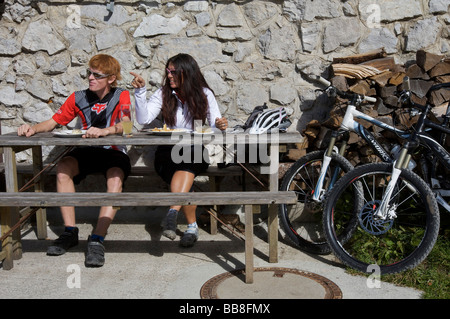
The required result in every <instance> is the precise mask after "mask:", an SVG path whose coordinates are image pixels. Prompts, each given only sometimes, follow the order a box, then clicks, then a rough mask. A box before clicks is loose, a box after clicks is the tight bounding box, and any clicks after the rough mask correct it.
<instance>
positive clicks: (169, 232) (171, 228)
mask: <svg viewBox="0 0 450 319" xmlns="http://www.w3.org/2000/svg"><path fill="white" fill-rule="evenodd" d="M177 217H178V211H176V210H175V209H169V212H168V213H167V215H166V218H164V220H163V221H162V223H161V226H162V228H163V232H162V235H163V236H164V237H167V238H169V239H170V240H174V239H175V238H177V234H176V231H177Z"/></svg>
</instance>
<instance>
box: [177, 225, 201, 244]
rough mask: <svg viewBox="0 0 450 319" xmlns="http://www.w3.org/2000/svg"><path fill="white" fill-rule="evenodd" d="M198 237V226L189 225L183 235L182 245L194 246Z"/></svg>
mask: <svg viewBox="0 0 450 319" xmlns="http://www.w3.org/2000/svg"><path fill="white" fill-rule="evenodd" d="M197 239H198V228H197V227H189V228H188V229H187V230H186V231H185V232H184V234H183V237H181V240H180V245H181V246H182V247H192V246H194V244H195V242H196V241H197Z"/></svg>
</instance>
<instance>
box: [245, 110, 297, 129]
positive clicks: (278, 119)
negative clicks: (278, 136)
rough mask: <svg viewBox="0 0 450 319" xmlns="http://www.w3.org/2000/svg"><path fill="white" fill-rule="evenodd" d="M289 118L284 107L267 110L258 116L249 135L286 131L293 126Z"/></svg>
mask: <svg viewBox="0 0 450 319" xmlns="http://www.w3.org/2000/svg"><path fill="white" fill-rule="evenodd" d="M287 117H288V115H287V112H286V109H285V108H284V107H280V108H277V109H270V110H266V111H264V112H262V113H260V114H259V115H258V117H257V118H256V120H255V122H253V125H252V127H251V128H250V131H249V133H250V134H262V133H265V132H270V131H272V130H275V129H278V130H280V131H286V130H287V128H288V127H289V126H290V125H291V121H290V120H289V119H288V118H287Z"/></svg>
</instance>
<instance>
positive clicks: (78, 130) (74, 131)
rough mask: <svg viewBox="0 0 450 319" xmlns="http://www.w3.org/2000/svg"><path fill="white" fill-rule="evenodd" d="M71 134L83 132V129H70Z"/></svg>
mask: <svg viewBox="0 0 450 319" xmlns="http://www.w3.org/2000/svg"><path fill="white" fill-rule="evenodd" d="M72 134H83V131H82V130H80V129H74V130H72Z"/></svg>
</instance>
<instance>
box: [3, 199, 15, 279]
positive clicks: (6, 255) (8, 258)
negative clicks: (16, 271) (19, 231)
mask: <svg viewBox="0 0 450 319" xmlns="http://www.w3.org/2000/svg"><path fill="white" fill-rule="evenodd" d="M0 222H1V231H0V234H5V233H7V232H8V231H9V230H10V229H11V226H12V225H11V213H10V212H9V207H0ZM1 245H2V251H1V253H0V256H1V257H0V260H3V263H2V268H3V269H4V270H10V269H12V268H13V255H12V251H13V248H12V236H11V235H9V236H8V237H6V238H5V239H4V240H3V242H2V243H1Z"/></svg>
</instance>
